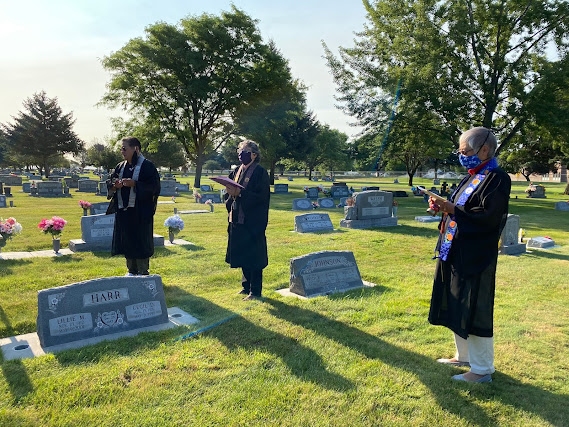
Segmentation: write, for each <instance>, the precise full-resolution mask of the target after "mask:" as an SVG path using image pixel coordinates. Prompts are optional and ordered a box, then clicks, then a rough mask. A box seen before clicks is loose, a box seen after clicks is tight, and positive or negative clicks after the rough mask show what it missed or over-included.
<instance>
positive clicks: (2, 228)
mask: <svg viewBox="0 0 569 427" xmlns="http://www.w3.org/2000/svg"><path fill="white" fill-rule="evenodd" d="M21 232H22V226H21V224H20V223H19V222H18V221H16V218H12V217H10V218H8V219H7V220H3V219H2V218H0V249H2V248H3V247H4V246H6V243H8V240H12V238H13V237H14V236H15V235H16V234H20V233H21Z"/></svg>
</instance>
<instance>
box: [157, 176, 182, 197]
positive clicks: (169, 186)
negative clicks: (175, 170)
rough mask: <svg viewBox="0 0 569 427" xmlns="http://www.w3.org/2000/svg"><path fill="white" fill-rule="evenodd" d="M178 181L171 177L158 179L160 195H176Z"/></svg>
mask: <svg viewBox="0 0 569 427" xmlns="http://www.w3.org/2000/svg"><path fill="white" fill-rule="evenodd" d="M177 186H178V183H177V182H176V181H174V180H173V179H165V180H162V181H160V196H162V197H172V196H177V195H178V192H177V191H176V187H177Z"/></svg>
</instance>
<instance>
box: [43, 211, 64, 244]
mask: <svg viewBox="0 0 569 427" xmlns="http://www.w3.org/2000/svg"><path fill="white" fill-rule="evenodd" d="M65 224H67V221H65V220H64V219H63V218H61V217H59V216H53V217H51V219H42V220H41V221H40V223H39V224H38V228H39V229H40V230H41V231H42V232H43V233H44V234H51V238H52V239H56V238H58V237H57V236H59V235H60V234H61V232H62V231H63V228H64V227H65Z"/></svg>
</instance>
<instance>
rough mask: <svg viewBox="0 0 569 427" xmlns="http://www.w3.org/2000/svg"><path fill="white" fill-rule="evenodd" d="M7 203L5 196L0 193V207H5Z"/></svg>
mask: <svg viewBox="0 0 569 427" xmlns="http://www.w3.org/2000/svg"><path fill="white" fill-rule="evenodd" d="M7 207H8V203H7V202H6V196H4V195H3V194H0V208H7Z"/></svg>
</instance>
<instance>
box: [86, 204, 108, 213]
mask: <svg viewBox="0 0 569 427" xmlns="http://www.w3.org/2000/svg"><path fill="white" fill-rule="evenodd" d="M108 208H109V202H99V203H91V207H90V208H89V213H90V215H100V214H105V213H107V209H108Z"/></svg>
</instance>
